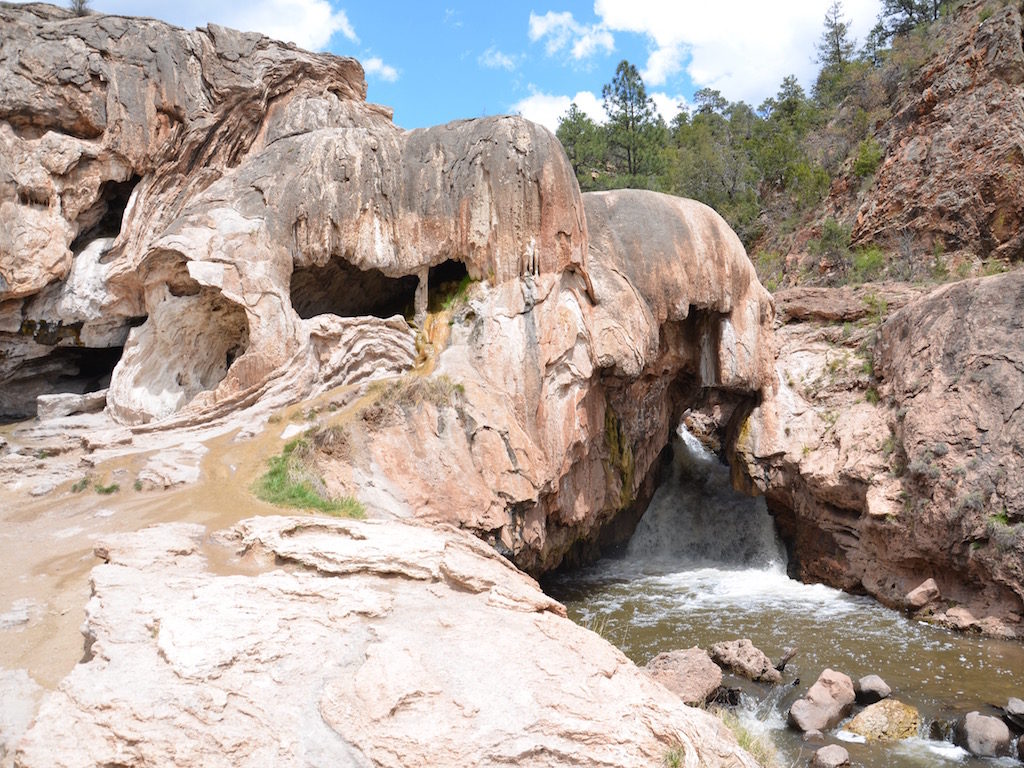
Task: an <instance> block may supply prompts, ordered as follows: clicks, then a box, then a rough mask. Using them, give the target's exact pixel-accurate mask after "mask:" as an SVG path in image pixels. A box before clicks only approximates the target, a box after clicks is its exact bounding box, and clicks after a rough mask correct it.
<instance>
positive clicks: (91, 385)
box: [0, 347, 124, 423]
mask: <svg viewBox="0 0 1024 768" xmlns="http://www.w3.org/2000/svg"><path fill="white" fill-rule="evenodd" d="M123 352H124V348H123V347H98V348H94V347H55V348H54V349H53V350H52V351H51V352H50V353H49V354H47V355H45V356H42V357H36V358H32V359H30V360H26V361H25V362H23V363H22V364H21V365H19V366H18V367H17V368H16V369H14V370H13V371H12V372H11V373H10V374H9V375H8V376H6V377H5V378H4V380H3V381H2V382H0V423H11V422H15V421H21V420H23V419H31V418H34V417H35V416H36V413H37V404H36V398H37V397H39V396H40V395H55V394H74V395H84V394H88V393H90V392H99V391H101V390H103V389H106V388H107V387H109V386H110V379H111V375H112V374H113V371H114V368H115V367H116V366H117V364H118V362H119V361H120V360H121V355H122V353H123Z"/></svg>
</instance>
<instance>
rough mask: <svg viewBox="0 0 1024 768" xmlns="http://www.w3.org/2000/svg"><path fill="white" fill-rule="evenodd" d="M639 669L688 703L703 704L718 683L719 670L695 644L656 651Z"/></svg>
mask: <svg viewBox="0 0 1024 768" xmlns="http://www.w3.org/2000/svg"><path fill="white" fill-rule="evenodd" d="M643 670H644V672H646V673H647V674H648V675H650V676H651V677H652V678H653V679H654V680H657V681H658V682H659V683H661V684H662V685H664V686H665V687H666V688H668V689H669V690H670V691H672V693H674V694H676V695H677V696H678V697H679V698H680V699H682V700H683V703H684V704H689V705H691V706H700V705H703V704H706V703H707V702H708V701H710V700H711V698H712V697H713V696H714V695H715V692H716V691H717V690H718V689H719V688H720V687H721V686H722V670H721V669H719V668H718V665H717V664H715V662H713V661H712V660H711V657H710V656H708V654H707V653H706V652H705V651H703V650H701V649H700V648H697V647H694V648H687V649H686V650H680V651H668V652H667V653H659V654H658V655H657V656H655V657H654V658H653V659H651V660H650V661H649V662H647V665H646V666H645V667H644V668H643Z"/></svg>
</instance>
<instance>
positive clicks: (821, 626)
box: [544, 429, 1024, 768]
mask: <svg viewBox="0 0 1024 768" xmlns="http://www.w3.org/2000/svg"><path fill="white" fill-rule="evenodd" d="M544 586H545V589H547V591H548V592H549V593H550V594H552V595H553V596H554V597H556V598H557V599H559V600H561V601H562V602H563V603H565V605H566V607H567V608H568V610H569V615H570V616H571V617H572V618H573V619H575V620H576V621H578V622H579V623H581V624H584V625H586V626H590V627H591V628H593V629H595V630H596V631H599V632H600V633H601V634H602V635H603V636H604V637H605V638H606V639H608V640H609V641H610V642H612V643H615V644H616V645H617V646H618V647H619V648H621V649H622V650H623V652H625V653H626V655H627V656H629V657H630V658H631V659H633V661H635V662H636V663H637V664H641V665H642V664H645V663H646V662H647V661H648V660H649V659H650V658H652V657H653V656H655V655H656V654H658V653H659V652H661V651H668V650H672V649H676V648H689V647H692V646H694V645H698V646H700V647H701V648H705V649H706V648H708V647H709V646H710V645H712V644H713V643H715V642H718V641H721V640H731V639H736V638H750V640H751V641H752V642H753V643H754V645H755V646H757V647H758V648H760V649H761V650H763V651H764V652H765V653H767V654H768V655H769V656H770V657H772V658H775V659H777V658H779V657H780V656H781V655H782V652H783V650H784V649H785V648H786V647H789V646H796V647H797V648H798V653H797V655H796V656H795V657H794V658H793V660H792V661H790V662H789V664H788V666H787V667H786V670H785V674H784V679H783V684H782V685H781V686H778V687H776V688H775V689H769V688H760V687H759V686H754V685H749V684H748V685H747V686H745V689H746V692H745V693H744V694H743V697H742V701H741V704H740V706H739V708H738V710H737V714H738V715H739V717H740V721H741V722H742V723H743V724H744V725H745V726H746V727H747V728H748V729H749V730H751V731H754V732H755V733H760V734H764V735H767V736H768V737H770V739H771V740H772V742H773V743H774V744H775V747H776V749H777V750H778V752H779V758H780V764H781V765H787V766H788V765H805V764H806V762H807V760H808V758H809V757H810V755H811V754H812V752H813V751H814V749H816V748H817V747H818V746H820V745H814V746H812V745H809V744H805V743H803V741H802V740H801V738H800V736H799V735H798V734H797V733H795V732H794V731H791V730H789V729H788V728H787V727H786V714H787V712H788V710H789V706H790V705H791V704H792V702H793V701H794V700H795V699H796V698H797V697H798V696H800V695H802V694H803V693H804V692H806V690H807V688H808V687H809V686H810V685H811V684H812V683H813V682H814V680H815V679H817V676H818V674H819V673H820V672H821V671H822V670H823V669H825V668H826V667H831V668H832V669H836V670H839V671H842V672H845V673H846V674H848V675H850V677H852V678H853V679H854V680H856V679H857V678H859V677H862V676H864V675H867V674H872V673H874V674H878V675H881V677H882V678H883V679H884V680H885V681H886V682H887V683H888V684H889V686H890V687H891V688H892V690H893V694H892V695H893V697H894V698H898V699H899V700H901V701H903V702H905V703H908V704H911V705H913V706H915V707H917V708H918V710H920V712H921V715H922V720H923V724H922V728H921V732H920V734H919V737H918V738H916V739H910V740H907V741H904V742H900V743H897V744H889V745H879V744H863V743H857V742H855V741H850V738H851V736H850V735H847V734H845V733H842V732H841V731H840V732H839V733H838V735H837V734H836V733H831V734H828V735H827V743H832V742H837V743H843V746H845V747H846V748H847V749H848V750H849V752H850V755H851V759H852V761H853V764H854V765H862V766H883V765H884V766H893V767H894V768H903V767H909V766H942V765H951V766H952V765H962V766H982V765H984V766H994V765H1000V764H1006V765H1019V763H1017V762H1016V761H1013V760H1010V759H1004V760H999V761H993V760H978V759H975V758H972V757H970V756H969V755H968V754H967V753H966V752H964V751H963V750H961V749H959V748H957V747H955V746H953V745H952V744H951V743H948V742H946V741H941V740H933V739H929V738H927V736H928V732H929V726H930V724H931V723H932V722H934V721H949V720H952V719H954V718H955V717H956V716H958V715H960V714H963V713H966V712H968V711H970V710H973V709H978V710H980V711H981V712H982V713H983V714H998V712H997V711H996V710H995V709H993V708H992V706H991V705H993V704H1005V703H1006V700H1007V698H1008V697H1010V696H1018V697H1022V696H1024V646H1022V645H1021V644H1019V643H1014V642H1006V641H999V640H992V639H986V638H981V637H978V636H973V635H961V634H954V633H951V632H949V631H947V630H944V629H941V628H938V627H934V626H931V625H929V624H926V623H922V622H917V621H913V620H911V619H909V618H907V617H905V616H904V615H902V614H901V613H898V612H895V611H892V610H889V609H887V608H884V607H883V606H881V605H879V604H878V603H877V602H875V601H874V600H873V599H871V598H867V597H858V596H853V595H848V594H845V593H843V592H839V591H837V590H834V589H831V588H829V587H825V586H822V585H810V584H802V583H800V582H798V581H794V580H793V579H790V578H789V577H788V576H787V575H786V555H785V549H784V547H783V546H782V543H781V542H780V541H779V540H778V537H777V535H776V533H775V528H774V525H773V522H772V518H771V516H770V515H769V513H768V511H767V508H766V506H765V503H764V500H763V499H752V498H749V497H746V496H743V495H742V494H739V493H737V492H735V491H733V490H732V488H731V485H730V482H729V472H728V467H726V466H724V465H722V464H721V463H720V462H718V460H717V459H716V458H715V457H714V456H713V455H711V454H709V453H708V452H707V451H706V450H705V449H704V448H703V446H701V444H700V443H699V442H698V441H697V440H696V439H694V438H693V437H692V436H691V435H689V434H688V433H687V432H686V431H685V430H682V429H681V430H680V432H679V434H678V438H677V439H676V440H675V442H674V460H673V469H672V472H671V476H670V477H669V478H668V480H666V481H665V482H664V483H663V484H662V486H661V487H660V488H659V489H658V491H657V492H656V493H655V496H654V498H653V499H652V502H651V505H650V507H649V508H648V510H647V512H646V513H645V515H644V517H643V519H642V520H641V521H640V525H639V526H638V527H637V530H636V532H635V534H634V535H633V538H632V539H631V541H630V542H629V544H628V546H627V548H626V550H625V552H624V553H622V554H621V555H619V556H616V557H609V558H606V559H603V560H601V561H600V562H598V563H596V564H595V565H594V566H591V567H589V568H587V569H583V570H579V571H575V572H572V573H563V574H560V575H557V576H555V577H553V578H551V579H549V580H548V581H547V582H546V583H545V585H544ZM797 680H798V681H799V682H795V681H797Z"/></svg>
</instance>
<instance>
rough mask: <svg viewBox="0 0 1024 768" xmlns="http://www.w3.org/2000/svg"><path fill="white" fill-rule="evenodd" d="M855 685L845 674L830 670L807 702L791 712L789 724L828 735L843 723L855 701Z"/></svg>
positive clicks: (798, 702)
mask: <svg viewBox="0 0 1024 768" xmlns="http://www.w3.org/2000/svg"><path fill="white" fill-rule="evenodd" d="M855 698H856V697H855V695H854V693H853V681H852V680H850V678H849V677H848V676H847V675H844V674H843V673H842V672H836V671H834V670H831V669H826V670H825V671H824V672H822V673H821V674H820V675H819V676H818V679H817V680H816V681H815V683H814V685H812V686H811V687H810V689H809V690H808V691H807V693H806V694H805V695H804V696H803V698H800V699H797V700H796V701H795V702H793V706H792V707H790V709H789V724H790V725H791V726H793V727H794V728H796V729H797V730H798V731H804V732H805V733H806V732H808V731H826V730H828V729H829V728H831V727H832V726H834V725H835V724H836V723H838V722H839V721H840V720H842V719H843V718H844V717H845V716H846V715H847V713H848V712H849V711H850V708H851V707H852V706H853V702H854V699H855Z"/></svg>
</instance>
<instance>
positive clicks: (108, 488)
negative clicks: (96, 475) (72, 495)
mask: <svg viewBox="0 0 1024 768" xmlns="http://www.w3.org/2000/svg"><path fill="white" fill-rule="evenodd" d="M92 488H93V490H94V491H96V493H99V494H102V495H103V496H110V495H111V494H113V493H117V492H118V491H120V490H121V486H120V485H119V484H117V483H111V484H110V485H103V484H102V483H96V485H94V486H93V487H92Z"/></svg>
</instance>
